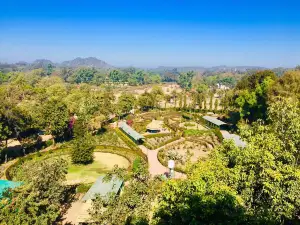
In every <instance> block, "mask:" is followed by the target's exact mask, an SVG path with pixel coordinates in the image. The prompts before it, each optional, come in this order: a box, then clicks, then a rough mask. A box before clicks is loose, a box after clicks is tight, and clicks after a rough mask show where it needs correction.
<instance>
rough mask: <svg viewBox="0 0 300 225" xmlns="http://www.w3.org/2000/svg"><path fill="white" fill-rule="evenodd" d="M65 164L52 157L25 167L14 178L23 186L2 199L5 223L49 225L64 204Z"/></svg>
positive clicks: (2, 212)
mask: <svg viewBox="0 0 300 225" xmlns="http://www.w3.org/2000/svg"><path fill="white" fill-rule="evenodd" d="M66 173H67V162H66V161H64V160H62V159H59V158H55V159H49V160H44V161H39V162H34V163H31V164H25V166H24V167H22V168H21V169H20V170H19V171H18V174H17V176H16V179H18V180H23V181H24V183H23V184H22V185H21V186H20V187H19V188H15V189H14V190H12V191H11V192H10V193H7V195H5V196H4V198H3V199H2V209H1V211H0V221H2V222H4V224H20V225H21V224H52V223H54V221H55V220H56V219H57V217H58V216H59V215H60V210H61V205H62V204H63V203H64V201H65V191H66V189H65V186H64V185H63V182H64V181H65V175H66Z"/></svg>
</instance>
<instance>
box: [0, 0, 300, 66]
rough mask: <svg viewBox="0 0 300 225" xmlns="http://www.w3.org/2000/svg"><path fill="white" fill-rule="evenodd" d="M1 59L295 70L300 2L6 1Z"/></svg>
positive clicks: (299, 58) (0, 39) (0, 38)
mask: <svg viewBox="0 0 300 225" xmlns="http://www.w3.org/2000/svg"><path fill="white" fill-rule="evenodd" d="M2 6H3V9H4V10H3V12H2V13H1V15H0V28H1V30H2V34H1V36H0V49H1V51H0V61H1V62H8V63H12V62H18V61H26V62H32V61H34V60H35V59H49V60H51V61H53V62H62V61H65V60H72V59H74V58H76V57H82V58H85V57H97V58H98V59H101V60H103V61H105V62H107V63H108V64H111V65H113V66H119V67H124V66H136V67H147V68H150V67H158V66H176V67H184V66H187V67H192V66H193V67H196V66H197V67H212V66H219V65H226V66H261V67H268V68H274V67H295V66H296V65H298V64H300V14H299V13H298V9H299V6H300V3H299V2H297V1H293V0H292V1H286V2H282V1H276V0H275V1H269V0H266V1H264V2H261V1H258V0H254V1H251V4H246V3H239V4H237V3H236V2H235V1H226V2H225V1H221V0H215V1H213V2H204V3H203V2H199V1H191V0H187V1H171V0H167V1H163V2H161V1H156V0H155V1H151V2H140V1H127V2H123V1H116V0H114V1H110V2H101V1H100V2H99V1H91V0H88V1H84V2H79V1H74V2H68V1H58V0H53V1H51V2H49V3H48V2H47V3H46V2H40V1H36V0H31V1H13V2H9V1H5V2H3V3H2Z"/></svg>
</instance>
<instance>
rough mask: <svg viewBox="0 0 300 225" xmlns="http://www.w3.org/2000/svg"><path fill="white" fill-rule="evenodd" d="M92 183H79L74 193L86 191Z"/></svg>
mask: <svg viewBox="0 0 300 225" xmlns="http://www.w3.org/2000/svg"><path fill="white" fill-rule="evenodd" d="M92 185H93V184H79V185H78V186H77V188H76V193H86V192H87V191H88V190H89V189H90V188H91V186H92Z"/></svg>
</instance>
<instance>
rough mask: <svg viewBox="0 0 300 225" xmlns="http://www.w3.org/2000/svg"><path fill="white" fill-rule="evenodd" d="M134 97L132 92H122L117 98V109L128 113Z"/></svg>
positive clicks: (133, 102)
mask: <svg viewBox="0 0 300 225" xmlns="http://www.w3.org/2000/svg"><path fill="white" fill-rule="evenodd" d="M135 103H136V98H135V96H134V95H133V94H130V93H122V94H121V96H120V97H119V99H118V103H117V110H118V112H120V113H128V112H129V111H130V110H132V109H133V108H134V105H135Z"/></svg>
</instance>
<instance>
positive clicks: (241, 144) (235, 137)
mask: <svg viewBox="0 0 300 225" xmlns="http://www.w3.org/2000/svg"><path fill="white" fill-rule="evenodd" d="M221 133H222V136H223V138H224V139H226V140H233V142H234V144H235V145H236V146H238V147H241V148H245V147H246V142H244V141H243V140H242V139H241V137H240V136H239V135H237V134H230V133H229V132H228V131H221Z"/></svg>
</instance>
